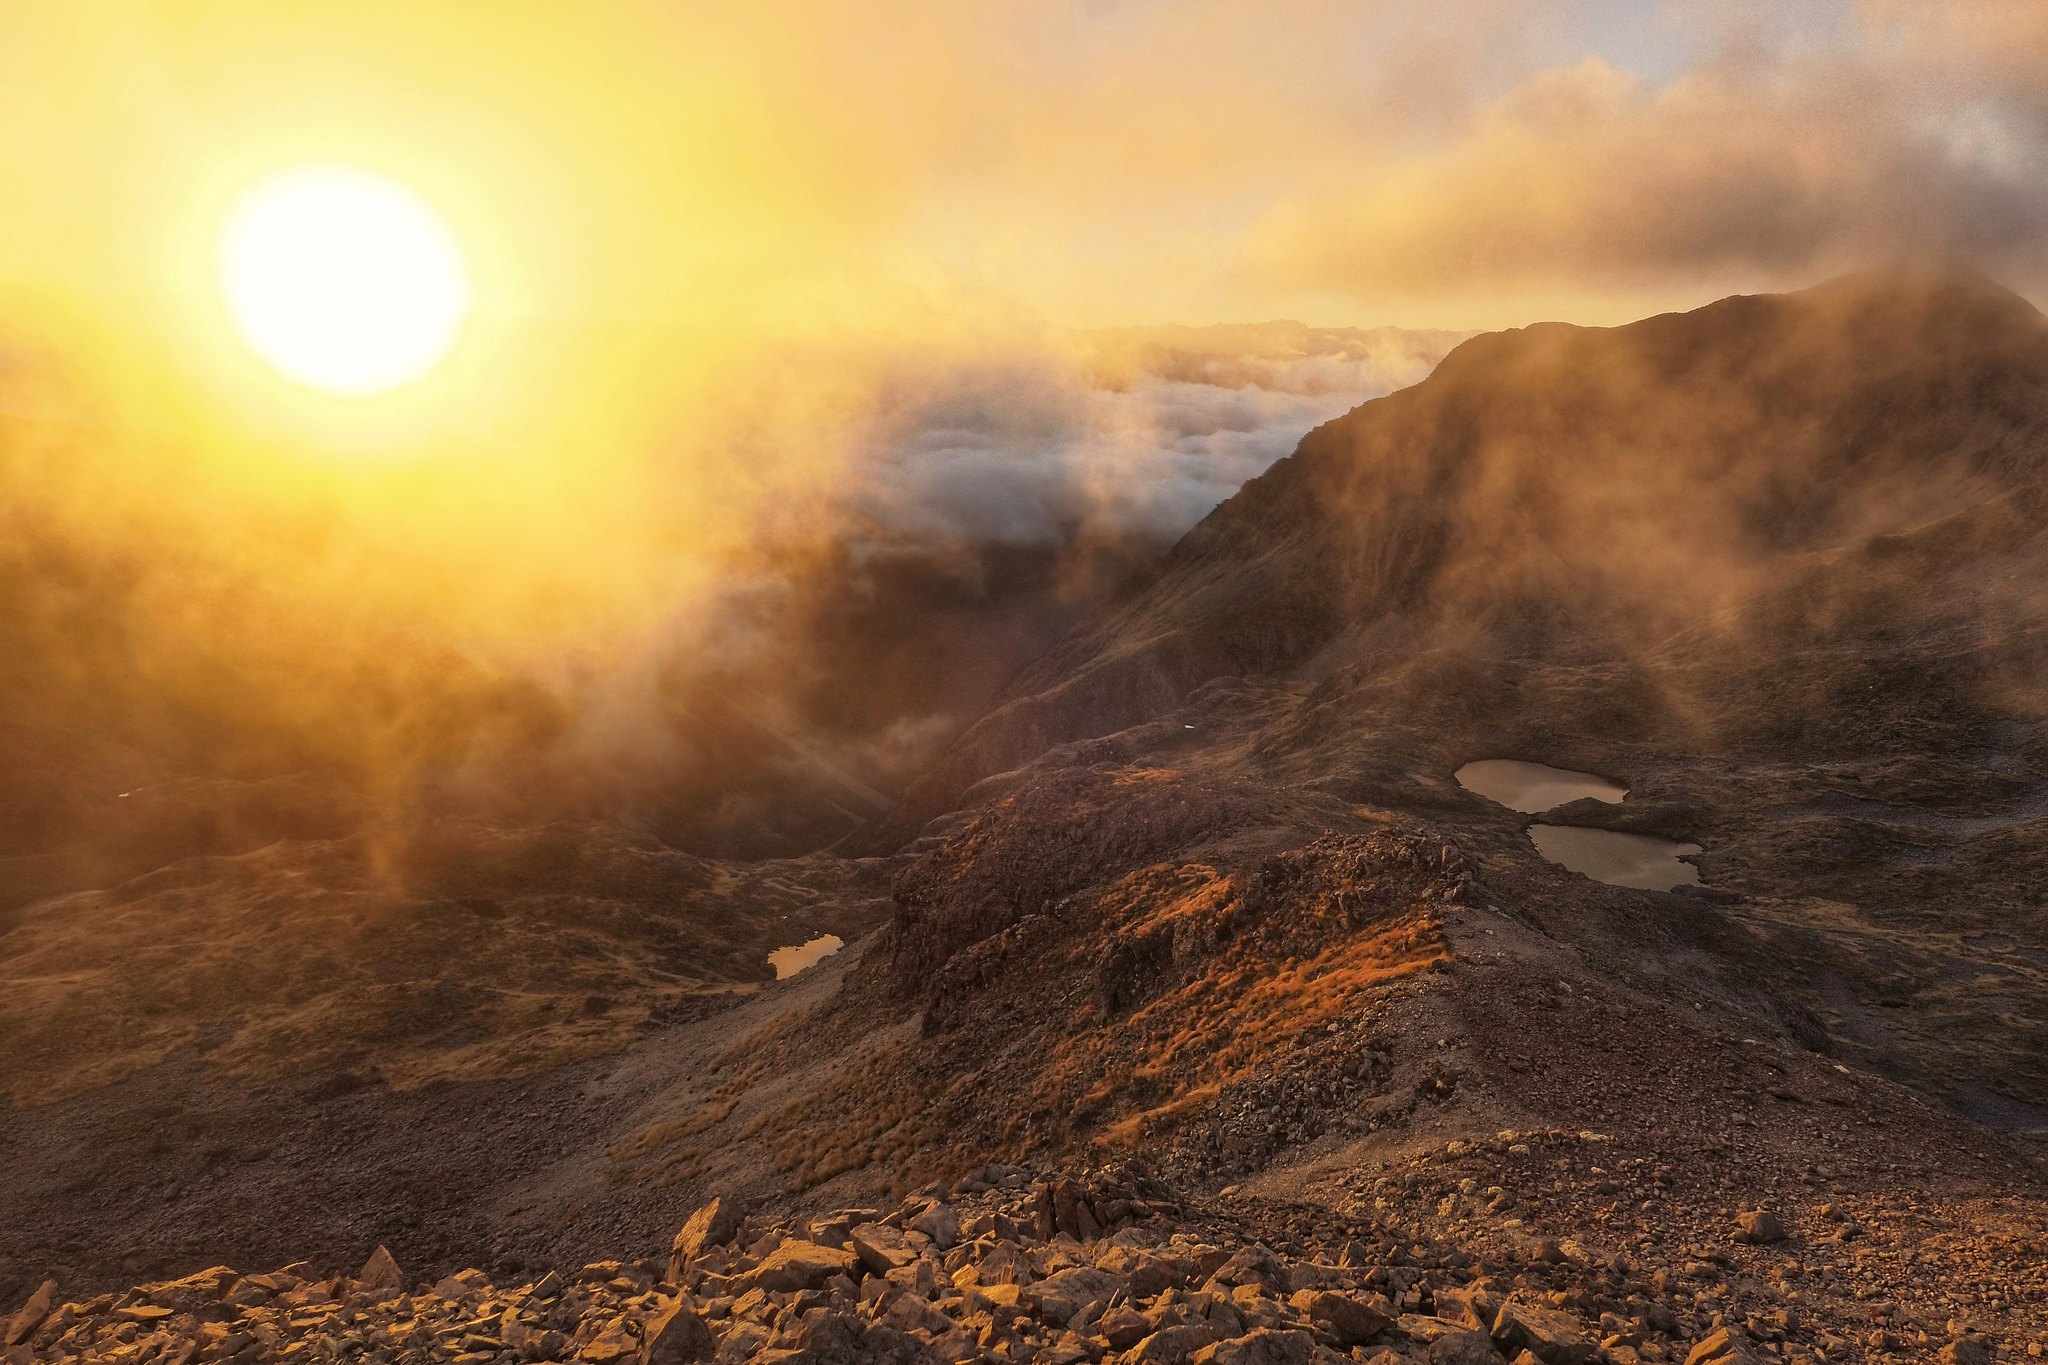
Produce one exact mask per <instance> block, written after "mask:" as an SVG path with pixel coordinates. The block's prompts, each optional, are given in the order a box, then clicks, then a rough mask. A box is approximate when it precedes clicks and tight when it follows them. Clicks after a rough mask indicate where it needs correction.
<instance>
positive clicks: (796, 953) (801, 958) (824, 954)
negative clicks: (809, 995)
mask: <svg viewBox="0 0 2048 1365" xmlns="http://www.w3.org/2000/svg"><path fill="white" fill-rule="evenodd" d="M845 946H846V940H845V939H842V938H841V937H839V935H837V934H820V935H818V936H817V937H816V938H814V939H812V940H811V941H810V942H809V943H802V944H798V943H792V944H790V945H789V946H788V947H787V948H777V949H776V950H775V951H774V952H772V953H770V954H768V965H769V966H771V967H773V968H774V969H775V979H776V980H777V981H783V980H787V979H788V978H790V977H792V976H795V975H796V974H797V973H798V972H800V971H802V970H803V969H804V968H806V967H815V966H817V965H818V963H819V962H821V961H823V960H824V959H825V958H828V957H830V956H832V954H834V953H836V952H838V951H839V950H840V949H841V948H844V947H845Z"/></svg>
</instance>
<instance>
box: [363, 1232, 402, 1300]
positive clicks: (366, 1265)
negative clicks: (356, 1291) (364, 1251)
mask: <svg viewBox="0 0 2048 1365" xmlns="http://www.w3.org/2000/svg"><path fill="white" fill-rule="evenodd" d="M356 1283H357V1284H358V1285H359V1286H361V1287H362V1288H363V1289H365V1290H368V1291H370V1292H371V1293H377V1292H379V1291H389V1292H391V1293H394V1294H395V1293H397V1292H398V1291H399V1290H401V1289H404V1288H405V1276H404V1274H403V1273H401V1272H400V1270H399V1269H398V1259H397V1258H396V1257H394V1256H393V1255H392V1254H391V1252H390V1250H389V1248H387V1247H384V1246H383V1245H381V1244H380V1245H379V1246H378V1248H377V1249H376V1250H375V1251H373V1252H371V1253H370V1259H369V1260H367V1261H365V1262H363V1268H362V1269H361V1270H358V1271H357V1272H356Z"/></svg>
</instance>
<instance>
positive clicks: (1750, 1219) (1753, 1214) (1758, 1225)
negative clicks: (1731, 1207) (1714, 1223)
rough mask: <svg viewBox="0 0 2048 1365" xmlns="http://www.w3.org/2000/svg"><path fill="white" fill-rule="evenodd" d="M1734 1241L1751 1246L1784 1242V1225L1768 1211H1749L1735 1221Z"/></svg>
mask: <svg viewBox="0 0 2048 1365" xmlns="http://www.w3.org/2000/svg"><path fill="white" fill-rule="evenodd" d="M1735 1227H1736V1233H1735V1240H1737V1241H1738V1242H1748V1243H1750V1244H1751V1245H1753V1246H1770V1245H1771V1244H1772V1243H1773V1242H1782V1241H1784V1240H1785V1225H1784V1223H1783V1222H1781V1221H1779V1218H1778V1215H1777V1214H1775V1213H1772V1212H1771V1211H1770V1210H1769V1209H1751V1210H1750V1211H1749V1212H1747V1213H1745V1214H1743V1215H1741V1216H1740V1217H1738V1218H1737V1219H1736V1220H1735Z"/></svg>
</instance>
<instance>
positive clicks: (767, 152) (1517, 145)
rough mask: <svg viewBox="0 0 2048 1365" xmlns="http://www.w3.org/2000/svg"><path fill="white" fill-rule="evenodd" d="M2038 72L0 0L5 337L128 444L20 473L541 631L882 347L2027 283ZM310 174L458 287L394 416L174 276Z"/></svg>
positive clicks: (1604, 12) (1408, 44) (1984, 39)
mask: <svg viewBox="0 0 2048 1365" xmlns="http://www.w3.org/2000/svg"><path fill="white" fill-rule="evenodd" d="M2044 69H2048V6H2044V5H2041V4H2038V3H2033V2H2032V0H1946V2H1945V3H1943V4H1939V5H1933V4H1916V3H1906V2H1905V0H1897V2H1886V0H1867V2H1866V3H1860V4H1852V3H1846V2H1845V0H1812V2H1811V3H1806V4H1801V5H1771V4H1762V3H1742V2H1739V0H1723V2H1722V3H1705V0H1680V2H1679V3H1671V4H1665V5H1645V4H1640V3H1633V2H1632V0H1580V2H1578V3H1565V2H1563V0H1515V2H1513V3H1510V0H1462V2H1461V3H1459V4H1455V5H1441V4H1438V5H1428V4H1421V3H1393V0H1277V2H1276V0H974V3H960V2H959V0H800V2H799V0H756V2H755V3H748V4H710V3H684V2H682V0H660V2H657V0H578V3H573V4H572V3H558V2H557V0H545V2H543V0H431V2H424V0H351V3H348V4H317V5H316V4H280V3H276V0H152V2H150V3H144V2H143V0H92V3H78V4H41V3H25V2H22V0H15V2H13V3H4V2H0V196H4V199H5V202H6V203H7V204H8V205H9V211H8V212H7V213H6V214H4V215H0V346H4V347H5V348H6V350H7V351H9V352H12V353H19V354H27V355H33V356H35V357H37V358H38V359H39V360H41V361H44V362H47V364H48V366H49V368H50V372H51V373H54V374H58V375H61V376H63V378H64V381H65V383H66V384H68V385H70V386H72V388H71V391H72V392H73V394H74V396H75V397H76V398H77V404H78V406H77V408H76V410H75V411H73V413H72V416H73V418H74V419H76V420H78V421H83V422H86V423H104V424H106V429H108V430H112V429H115V428H118V429H119V430H120V431H121V432H122V433H124V435H123V439H122V442H121V443H119V444H118V448H116V447H115V444H114V443H111V442H109V441H105V440H97V439H87V438H84V437H79V436H78V435H77V434H76V432H77V430H85V429H86V428H77V429H74V432H73V435H72V436H70V437H67V438H65V439H66V440H67V441H68V442H69V443H70V444H71V445H73V446H76V447H78V450H77V451H74V452H73V454H72V455H71V456H70V457H68V458H67V459H66V460H64V461H57V462H53V463H52V465H51V467H52V468H62V469H64V470H66V471H67V472H66V473H64V474H63V475H52V476H51V477H52V479H53V481H54V482H55V483H57V484H58V485H63V486H66V487H70V486H71V485H75V487H72V488H71V491H72V492H73V493H77V492H78V490H79V489H89V490H90V493H91V499H92V505H91V510H90V517H91V518H92V519H93V520H94V521H95V522H96V524H100V525H118V524H125V523H122V522H121V521H120V515H121V508H122V506H123V505H124V504H132V506H131V507H130V512H131V513H132V515H133V517H135V518H144V519H146V518H150V517H159V516H161V515H162V514H164V509H165V508H167V507H172V508H175V507H177V506H179V505H180V504H181V503H183V502H190V503H192V504H193V505H194V506H195V507H197V508H198V509H200V510H199V511H198V512H195V516H200V517H202V519H205V520H207V521H208V522H209V524H210V525H212V526H215V527H217V526H218V525H220V524H221V523H222V522H223V521H224V520H232V519H234V518H235V517H236V516H238V515H239V516H242V517H244V518H245V520H246V521H247V522H249V523H250V524H259V523H260V524H261V526H262V527H263V528H265V532H264V533H265V534H267V535H271V536H273V537H274V538H275V539H277V540H278V541H280V542H290V541H292V540H293V533H291V532H290V531H288V530H284V529H278V528H280V527H286V526H289V525H290V524H291V523H290V518H289V516H287V515H286V514H287V513H289V514H290V516H298V515H307V516H312V517H314V519H315V520H316V521H317V520H318V518H319V517H320V516H322V515H326V511H331V510H332V509H333V508H337V507H349V508H361V507H371V508H374V515H373V516H368V517H362V518H359V521H360V522H361V524H360V525H359V526H357V527H356V530H357V531H359V532H360V534H358V535H355V536H353V537H352V538H350V539H349V540H348V543H349V544H350V545H351V547H352V551H353V552H352V553H351V554H350V555H349V556H345V557H342V559H340V560H338V561H337V562H336V566H335V567H333V568H332V569H331V570H330V572H331V573H333V574H334V575H335V576H336V577H337V578H340V579H343V580H345V581H347V582H348V583H350V584H351V585H355V586H356V587H358V588H361V589H362V590H363V591H368V590H369V588H368V586H367V585H368V584H369V583H370V582H371V580H372V579H373V578H374V574H370V573H368V572H367V571H366V569H365V564H366V563H368V564H372V565H374V564H377V563H380V562H386V561H388V562H390V563H392V564H395V565H398V566H399V567H398V568H394V569H392V571H391V572H392V575H393V576H394V578H402V579H403V581H404V583H405V584H406V585H407V591H410V592H413V593H415V594H429V595H431V592H430V590H431V589H432V588H433V587H434V586H436V585H439V584H441V583H442V581H443V579H444V578H445V579H446V580H448V581H451V582H452V581H454V579H456V578H457V577H460V578H461V579H462V581H463V584H464V592H463V594H462V600H463V601H464V602H466V603H469V604H471V605H473V606H474V605H475V604H477V603H479V602H484V601H490V600H493V599H494V594H496V593H498V592H499V591H500V590H502V594H503V595H505V596H506V597H507V598H508V599H510V598H517V599H518V600H519V602H520V603H521V605H520V606H519V607H518V610H519V611H520V612H526V611H530V610H533V607H532V601H531V599H532V598H533V597H534V595H535V593H536V592H538V591H539V588H537V587H536V585H535V582H534V581H532V580H533V576H532V575H531V574H530V573H527V572H525V571H524V570H522V569H521V568H520V567H519V566H520V565H522V564H527V565H530V564H536V563H542V564H546V565H548V566H549V572H548V576H547V578H546V582H545V585H544V586H545V588H546V591H547V592H548V593H553V594H557V595H558V596H559V598H560V601H561V602H562V603H565V604H571V603H573V604H575V605H574V608H573V609H574V610H576V611H581V610H583V609H584V606H585V605H586V596H587V595H579V593H578V591H576V590H575V589H576V586H577V585H578V584H580V583H582V582H583V580H586V579H587V580H590V581H592V582H601V581H606V580H608V579H609V578H610V577H612V576H614V575H621V574H623V575H626V576H628V577H631V576H634V575H638V576H641V577H644V576H645V575H646V574H647V573H649V572H651V570H650V569H649V568H648V566H649V565H660V566H661V567H660V572H661V573H662V574H664V575H669V576H670V578H671V579H672V578H673V577H674V576H675V575H677V574H678V573H681V572H682V571H681V570H678V569H677V568H676V567H675V563H676V561H675V560H674V559H673V558H672V557H670V556H669V552H670V551H673V550H676V549H677V548H678V547H677V544H676V542H677V541H678V540H687V541H688V542H689V544H688V545H686V546H684V547H682V548H683V549H688V550H701V549H704V548H706V547H711V548H714V549H715V548H717V547H719V546H722V545H724V544H726V543H727V542H728V541H730V542H732V543H738V542H739V541H740V540H742V539H744V535H743V530H742V528H753V527H756V526H758V524H759V521H760V519H761V517H762V516H764V515H776V516H783V517H789V516H794V515H799V514H800V513H801V511H802V508H803V506H804V500H805V499H806V498H808V497H812V496H823V495H824V490H829V489H830V487H831V486H832V484H833V482H834V480H835V478H837V477H838V476H839V473H840V471H842V470H843V467H844V465H845V461H846V449H847V447H848V446H849V444H850V443H851V442H852V441H853V440H854V438H855V437H856V436H857V435H858V432H859V429H860V426H861V423H862V421H863V420H865V419H864V418H863V416H862V414H863V412H864V411H865V410H866V409H867V407H868V406H870V405H871V403H872V399H873V395H874V392H875V390H876V386H877V384H878V383H880V382H881V380H880V376H882V375H884V374H886V373H888V372H890V370H891V366H892V365H894V364H895V363H896V359H898V358H900V357H901V356H902V355H903V354H905V353H908V352H917V353H920V354H928V355H935V356H941V357H952V358H962V357H964V358H967V359H968V360H973V361H980V360H986V359H988V358H990V357H995V356H1005V355H1018V354H1021V355H1024V356H1027V357H1029V356H1036V355H1042V354H1045V353H1048V352H1050V351H1056V350H1057V349H1058V346H1059V345H1060V343H1059V341H1058V337H1059V335H1060V330H1059V329H1063V328H1067V327H1072V326H1093V325H1103V324H1113V323H1123V322H1150V321H1168V320H1171V321H1182V322H1215V321H1250V320H1259V319H1267V318H1275V317H1297V318H1302V319H1305V320H1308V321H1311V322H1315V323H1319V324H1361V325H1370V324H1382V323H1391V324H1399V325H1407V326H1447V327H1494V326H1504V325H1515V324H1520V323H1523V322H1528V321H1533V320H1537V319H1541V318H1549V317H1563V318H1567V319H1571V320H1577V321H1585V322H1595V323H1601V322H1615V321H1621V320H1624V319H1626V318H1629V317H1634V316H1638V315H1641V314H1643V313H1646V312H1651V311H1657V310H1660V309H1665V308H1673V307H1685V306H1691V305H1694V304H1697V303H1699V302H1702V301H1704V300H1706V299H1709V298H1712V297H1716V296H1718V295H1720V294H1724V293H1729V292H1735V291H1738V290H1745V289H1758V288H1777V287H1787V286H1796V285H1800V284H1804V283H1808V282H1811V281H1813V280H1815V279H1817V278H1820V277H1822V276H1824V275H1827V274H1830V273H1833V272H1837V271H1840V270H1843V269H1848V268H1852V267H1855V266H1858V265H1863V264H1868V263H1872V262H1875V261H1881V260H1885V259H1888V258H1891V257H1895V256H1900V255H1928V254H1933V255H1941V256H1947V257H1953V258H1958V259H1962V260H1965V261H1969V262H1972V263H1976V264H1978V265H1981V266H1982V267H1984V268H1986V269H1988V270H1990V271H1992V272H1993V273H1994V274H1997V275H2000V276H2001V277H2002V278H2005V279H2007V280H2008V282H2010V283H2013V284H2015V285H2018V286H2020V287H2022V288H2025V289H2030V290H2034V291H2036V297H2039V292H2038V289H2039V286H2040V284H2041V281H2042V278H2043V271H2044V269H2048V267H2044V264H2043V258H2042V256H2041V254H2040V251H2039V246H2040V243H2041V242H2042V241H2043V240H2048V231H2044V229H2048V82H2043V81H2042V80H2041V79H2040V73H2041V72H2042V71H2043V70H2044ZM331 161H339V162H346V163H351V164H355V165H359V166H362V167H365V168H368V169H370V170H373V171H376V172H379V173H381V174H385V175H388V176H391V177H393V178H395V179H397V180H399V181H402V182H403V183H404V184H406V185H408V186H410V187H412V188H413V189H414V190H416V191H417V192H419V193H420V194H421V195H423V196H425V197H426V198H427V199H428V200H429V201H431V203H432V204H434V205H435V206H436V207H437V208H438V209H439V210H440V212H441V213H442V214H444V215H445V216H446V217H447V219H448V220H449V222H450V224H451V225H452V227H453V229H454V231H455V232H456V234H457V235H458V237H459V238H460V240H461V242H462V243H463V246H464V249H465V251H466V253H467V255H468V258H469V263H470V267H471V270H472V272H473V275H474V295H475V306H476V311H475V313H474V315H473V317H472V318H471V320H470V322H469V324H468V326H467V330H466V331H465V333H464V336H463V339H462V341H461V343H460V344H459V345H458V346H457V348H456V350H455V352H454V353H453V355H452V357H451V358H450V360H449V362H448V363H447V365H446V367H445V370H444V372H443V373H441V374H438V375H436V376H435V377H434V378H433V379H432V380H431V381H429V382H426V383H423V384H420V385H417V386H414V387H413V388H410V389H407V390H404V391H400V392H396V393H394V394H392V395H389V396H386V397H381V398H376V399H371V400H361V401H356V400H338V399H323V398H320V397H318V396H315V395H310V394H308V393H306V392H304V391H299V390H295V389H294V388H293V386H292V385H290V384H289V383H288V382H287V381H285V380H283V379H282V378H280V377H279V376H277V375H276V374H274V373H270V372H268V371H266V370H265V369H264V368H263V367H262V366H261V365H260V364H259V363H257V362H256V361H255V360H254V359H253V358H252V357H251V356H250V355H249V354H248V353H247V352H246V350H244V349H243V348H242V347H240V346H239V345H238V344H237V342H236V340H235V338H234V336H233V334H232V332H231V329H230V327H229V324H228V319H227V316H226V313H225V310H224V308H223V305H222V303H221V301H220V298H219V295H218V290H217V288H216V282H215V280H214V278H213V273H212V267H211V253H212V251H213V246H214V239H215V236H216V234H217V233H218V231H219V225H220V222H221V220H222V218H223V216H224V215H225V214H226V213H227V211H228V208H229V205H230V204H231V203H232V202H233V200H234V197H235V196H236V194H237V193H238V192H239V191H240V190H241V189H242V188H243V187H245V186H247V185H248V184H250V183H251V182H252V181H255V180H257V179H258V178H260V177H262V176H264V175H266V174H268V173H270V172H272V171H276V170H278V169H281V168H288V167H291V166H293V165H296V164H301V163H307V162H331ZM42 401H46V400H45V399H43V398H39V397H27V396H24V395H22V394H21V393H19V392H15V393H11V394H0V402H4V403H8V404H11V405H13V410H14V411H15V412H16V413H17V414H19V413H20V412H21V410H22V409H23V408H24V406H33V405H34V404H35V403H37V402H42ZM152 440H155V441H159V442H160V445H161V448H157V447H155V446H152V445H151V444H150V443H151V441H152ZM429 448H431V450H432V451H433V458H432V459H431V460H430V461H416V460H415V461H380V460H368V461H363V460H351V461H341V460H337V461H332V462H330V463H328V464H325V465H321V464H318V463H317V461H309V459H307V458H306V457H305V452H306V451H307V450H330V451H341V452H345V453H360V452H362V451H365V450H367V451H371V452H381V451H385V450H398V451H402V452H409V453H410V452H417V451H419V450H422V449H429ZM280 449H289V450H292V451H294V452H296V456H295V458H294V459H289V460H286V459H279V458H277V454H276V453H277V451H279V450H280ZM80 452H85V453H80ZM309 470H310V471H312V472H309ZM650 471H655V472H652V473H651V472H650ZM67 480H68V483H67ZM80 496H83V495H82V494H80ZM58 501H59V502H60V503H61V502H62V498H59V499H58ZM308 506H311V507H313V509H314V510H313V511H310V512H309V511H307V508H308ZM321 509H326V511H323V510H321ZM79 515H81V516H85V515H86V514H85V513H83V512H81V513H80V514H79ZM137 524H139V522H138V523H137ZM508 546H509V547H516V554H515V553H514V551H513V550H508V548H507V547H508ZM248 553H249V554H251V555H255V554H257V553H258V552H256V551H249V552H248ZM261 553H262V554H283V553H284V551H282V550H279V549H276V548H275V547H271V548H266V549H264V550H263V551H262V552H261ZM309 553H310V552H309ZM479 563H487V564H490V565H492V566H494V567H495V570H496V571H495V572H494V573H493V574H491V575H488V576H487V577H488V580H489V584H490V587H489V590H486V588H485V587H483V586H480V584H479V581H478V580H479V573H478V568H477V566H478V565H479ZM624 566H631V567H630V573H628V570H627V568H626V567H624ZM565 580H567V586H565ZM423 585H425V586H423ZM635 600H646V599H644V597H638V598H636V599H635ZM494 609H495V608H494ZM503 609H504V610H506V611H511V610H513V608H512V607H510V606H504V608H503ZM478 610H483V608H481V607H478ZM560 610H561V611H563V612H569V611H571V607H570V606H568V605H563V606H561V608H560Z"/></svg>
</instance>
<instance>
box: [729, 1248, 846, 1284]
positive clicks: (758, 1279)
mask: <svg viewBox="0 0 2048 1365" xmlns="http://www.w3.org/2000/svg"><path fill="white" fill-rule="evenodd" d="M859 1264H860V1262H859V1261H858V1260H856V1259H855V1257H854V1255H853V1253H852V1252H850V1251H839V1250H837V1249H835V1248H833V1247H821V1246H819V1245H818V1244H817V1243H816V1242H805V1241H799V1240H798V1239H796V1238H794V1237H792V1238H790V1239H788V1240H787V1241H785V1242H783V1243H782V1244H781V1245H779V1246H777V1247H776V1248H775V1249H774V1250H773V1251H771V1252H769V1253H768V1254H767V1255H766V1256H764V1257H762V1258H761V1263H760V1264H759V1265H757V1266H755V1267H754V1269H753V1272H752V1273H751V1274H750V1275H749V1276H748V1277H747V1283H748V1284H749V1285H750V1286H751V1287H753V1288H755V1289H762V1290H766V1291H767V1292H768V1293H771V1294H794V1293H797V1292H799V1291H801V1290H805V1289H816V1288H818V1287H819V1286H821V1285H823V1284H824V1283H825V1281H827V1280H829V1279H831V1278H832V1277H833V1276H834V1275H854V1274H857V1273H858V1271H857V1270H856V1267H857V1266H858V1265H859Z"/></svg>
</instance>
